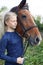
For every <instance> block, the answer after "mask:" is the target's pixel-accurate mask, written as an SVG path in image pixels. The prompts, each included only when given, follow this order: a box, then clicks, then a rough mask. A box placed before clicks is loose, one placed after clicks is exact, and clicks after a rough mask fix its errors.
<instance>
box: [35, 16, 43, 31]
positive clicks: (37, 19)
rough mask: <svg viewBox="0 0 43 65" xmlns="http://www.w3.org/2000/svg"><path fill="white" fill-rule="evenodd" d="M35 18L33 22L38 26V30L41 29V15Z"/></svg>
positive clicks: (42, 27) (42, 25)
mask: <svg viewBox="0 0 43 65" xmlns="http://www.w3.org/2000/svg"><path fill="white" fill-rule="evenodd" d="M34 20H35V23H36V24H37V26H38V28H39V30H40V31H43V24H41V23H40V21H41V17H40V16H37V17H36V19H34Z"/></svg>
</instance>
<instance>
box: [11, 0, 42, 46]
mask: <svg viewBox="0 0 43 65" xmlns="http://www.w3.org/2000/svg"><path fill="white" fill-rule="evenodd" d="M10 11H12V12H16V14H17V15H18V17H17V18H18V25H17V29H16V31H17V32H18V33H19V34H20V35H21V36H22V37H25V38H26V39H28V41H29V42H30V44H31V45H36V44H39V43H40V41H41V34H40V32H39V30H38V27H37V26H36V24H35V22H34V19H33V17H32V15H31V14H30V11H29V9H28V5H27V4H26V0H22V1H21V3H20V4H19V5H18V6H16V7H13V8H12V9H11V10H10Z"/></svg>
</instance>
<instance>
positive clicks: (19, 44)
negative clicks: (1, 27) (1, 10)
mask: <svg viewBox="0 0 43 65" xmlns="http://www.w3.org/2000/svg"><path fill="white" fill-rule="evenodd" d="M5 49H7V55H5ZM23 50H24V49H23V40H22V38H21V37H20V35H19V34H18V33H17V32H5V34H4V35H3V37H2V38H1V41H0V59H3V60H5V61H6V62H5V65H19V64H17V57H21V56H22V54H23Z"/></svg>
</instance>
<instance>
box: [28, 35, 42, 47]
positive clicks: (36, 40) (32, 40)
mask: <svg viewBox="0 0 43 65" xmlns="http://www.w3.org/2000/svg"><path fill="white" fill-rule="evenodd" d="M41 40H42V38H41V37H37V36H36V37H35V38H33V37H31V36H30V37H29V38H28V43H30V44H31V45H32V46H34V45H39V44H40V42H41Z"/></svg>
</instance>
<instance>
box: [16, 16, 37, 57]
mask: <svg viewBox="0 0 43 65" xmlns="http://www.w3.org/2000/svg"><path fill="white" fill-rule="evenodd" d="M17 18H18V23H19V24H20V26H21V28H22V30H23V32H24V33H23V34H22V36H25V34H26V35H28V34H27V33H26V32H27V31H30V30H31V29H33V28H35V27H37V26H31V27H29V28H27V29H26V28H25V27H24V25H23V24H22V22H21V20H20V19H19V17H17ZM30 37H31V35H30V36H29V37H28V39H29V38H30ZM27 47H28V44H26V46H25V48H24V52H23V55H24V54H25V52H26V50H27ZM23 55H22V56H23Z"/></svg>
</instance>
